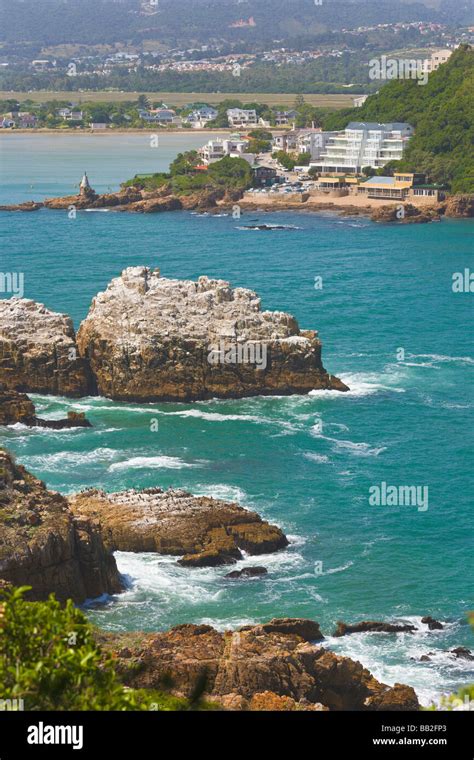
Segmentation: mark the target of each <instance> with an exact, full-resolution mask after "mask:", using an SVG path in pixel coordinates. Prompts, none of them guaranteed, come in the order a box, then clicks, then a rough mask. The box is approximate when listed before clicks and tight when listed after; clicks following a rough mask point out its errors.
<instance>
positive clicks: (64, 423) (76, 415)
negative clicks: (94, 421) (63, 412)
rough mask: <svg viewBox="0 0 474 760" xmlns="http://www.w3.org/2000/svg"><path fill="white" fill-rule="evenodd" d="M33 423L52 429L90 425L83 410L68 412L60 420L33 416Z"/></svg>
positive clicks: (88, 426) (86, 426)
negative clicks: (65, 417) (64, 417)
mask: <svg viewBox="0 0 474 760" xmlns="http://www.w3.org/2000/svg"><path fill="white" fill-rule="evenodd" d="M34 424H35V425H37V426H38V427H43V428H51V429H52V430H64V429H67V428H75V427H85V428H90V427H92V425H91V423H90V422H89V420H88V419H86V415H85V414H84V412H68V413H67V419H62V420H43V419H41V417H35V422H34Z"/></svg>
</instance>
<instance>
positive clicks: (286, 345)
mask: <svg viewBox="0 0 474 760" xmlns="http://www.w3.org/2000/svg"><path fill="white" fill-rule="evenodd" d="M77 343H78V347H79V351H80V354H81V356H82V357H83V359H84V360H88V361H89V362H90V366H91V369H92V372H93V374H94V376H95V379H96V383H97V388H98V391H99V393H100V394H101V395H103V396H107V397H109V398H114V399H116V400H119V401H120V400H127V401H143V400H147V401H158V400H163V401H191V400H198V399H209V398H214V397H219V398H239V397H243V396H253V395H270V394H291V393H307V392H308V391H310V390H312V389H314V388H327V389H332V390H339V391H345V390H348V389H347V387H346V386H345V385H344V383H342V382H341V381H340V380H338V378H335V377H333V376H331V375H329V374H328V373H327V372H326V370H325V369H324V367H323V365H322V362H321V342H320V340H319V339H318V337H317V333H316V332H314V331H309V330H300V329H299V327H298V323H297V321H296V319H295V318H294V317H292V316H291V315H289V314H285V313H284V312H270V311H261V309H260V299H259V298H258V296H257V295H256V294H255V293H254V292H252V291H251V290H246V289H245V288H235V289H232V288H231V287H230V285H229V283H228V282H225V281H224V280H210V279H208V278H207V277H200V278H199V279H198V281H197V282H192V281H189V280H171V279H167V278H164V277H160V274H159V272H158V271H157V270H155V271H151V270H149V269H147V268H146V267H130V268H129V269H125V270H124V272H122V275H121V276H120V277H118V278H116V279H114V280H112V282H111V283H110V285H109V286H108V288H107V290H106V291H105V292H103V293H99V294H98V295H97V296H96V297H95V298H94V300H93V302H92V306H91V308H90V311H89V314H88V316H87V318H86V319H85V320H84V321H83V322H82V324H81V326H80V328H79V331H78V335H77Z"/></svg>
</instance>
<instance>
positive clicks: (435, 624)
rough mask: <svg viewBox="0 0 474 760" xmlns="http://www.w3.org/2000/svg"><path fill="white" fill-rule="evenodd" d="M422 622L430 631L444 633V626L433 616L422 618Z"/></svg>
mask: <svg viewBox="0 0 474 760" xmlns="http://www.w3.org/2000/svg"><path fill="white" fill-rule="evenodd" d="M421 622H422V623H424V624H425V625H427V626H428V628H429V630H430V631H442V630H443V628H444V626H443V624H442V623H440V622H439V620H435V619H434V618H432V617H431V615H425V617H422V618H421Z"/></svg>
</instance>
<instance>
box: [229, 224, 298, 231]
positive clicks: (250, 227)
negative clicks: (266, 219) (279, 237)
mask: <svg viewBox="0 0 474 760" xmlns="http://www.w3.org/2000/svg"><path fill="white" fill-rule="evenodd" d="M242 226H243V227H244V229H246V230H295V229H296V227H294V226H293V225H291V224H244V225H242Z"/></svg>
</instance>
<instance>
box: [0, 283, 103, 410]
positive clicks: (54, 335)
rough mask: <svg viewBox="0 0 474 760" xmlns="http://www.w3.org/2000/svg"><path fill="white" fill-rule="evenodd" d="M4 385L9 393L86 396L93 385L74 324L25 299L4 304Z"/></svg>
mask: <svg viewBox="0 0 474 760" xmlns="http://www.w3.org/2000/svg"><path fill="white" fill-rule="evenodd" d="M0 383H2V384H3V385H4V386H5V388H7V389H9V390H17V391H28V392H31V393H51V394H55V395H60V396H85V395H87V394H88V393H89V392H90V391H91V389H92V380H91V377H90V374H89V370H88V364H87V361H85V360H84V359H82V358H81V357H80V356H79V352H78V350H77V347H76V336H75V333H74V327H73V324H72V320H71V318H70V317H68V316H67V315H65V314H58V313H57V312H54V311H50V310H49V309H47V308H46V306H44V305H43V304H40V303H36V302H35V301H30V300H29V299H26V298H10V299H5V300H0Z"/></svg>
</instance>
